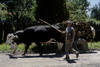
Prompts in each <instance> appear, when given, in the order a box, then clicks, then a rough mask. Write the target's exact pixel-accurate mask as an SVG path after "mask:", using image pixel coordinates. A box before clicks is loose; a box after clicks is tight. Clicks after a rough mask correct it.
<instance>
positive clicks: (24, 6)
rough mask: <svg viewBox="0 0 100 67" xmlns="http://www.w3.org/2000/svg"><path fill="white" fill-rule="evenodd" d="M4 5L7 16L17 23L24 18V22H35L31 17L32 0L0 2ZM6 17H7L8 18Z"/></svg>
mask: <svg viewBox="0 0 100 67" xmlns="http://www.w3.org/2000/svg"><path fill="white" fill-rule="evenodd" d="M1 2H2V3H4V4H6V6H7V11H8V14H9V13H10V14H9V16H11V17H12V18H13V20H17V21H18V22H19V21H20V20H21V19H22V18H23V17H24V20H26V19H27V18H31V19H33V20H35V18H34V15H33V10H34V0H1ZM9 16H8V17H9Z"/></svg>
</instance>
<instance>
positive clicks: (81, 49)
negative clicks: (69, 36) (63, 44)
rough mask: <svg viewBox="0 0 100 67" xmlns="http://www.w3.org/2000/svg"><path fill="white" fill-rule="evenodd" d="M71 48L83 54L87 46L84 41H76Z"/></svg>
mask: <svg viewBox="0 0 100 67" xmlns="http://www.w3.org/2000/svg"><path fill="white" fill-rule="evenodd" d="M73 47H74V48H75V49H76V50H77V51H79V52H80V53H84V52H86V51H87V49H88V44H87V41H86V40H84V39H78V40H76V41H75V42H74V44H73Z"/></svg>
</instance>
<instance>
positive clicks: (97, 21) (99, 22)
mask: <svg viewBox="0 0 100 67" xmlns="http://www.w3.org/2000/svg"><path fill="white" fill-rule="evenodd" d="M90 21H92V22H93V23H96V24H100V20H96V19H94V18H87V19H86V22H90Z"/></svg>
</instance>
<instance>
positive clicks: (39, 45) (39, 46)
mask: <svg viewBox="0 0 100 67" xmlns="http://www.w3.org/2000/svg"><path fill="white" fill-rule="evenodd" d="M35 43H36V45H37V46H38V48H39V52H40V56H42V53H43V51H42V47H41V43H39V42H35Z"/></svg>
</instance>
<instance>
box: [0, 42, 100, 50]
mask: <svg viewBox="0 0 100 67" xmlns="http://www.w3.org/2000/svg"><path fill="white" fill-rule="evenodd" d="M55 47H56V46H54V45H48V46H47V48H49V49H57V47H56V48H55ZM9 48H10V45H6V44H5V43H3V44H1V45H0V51H13V50H10V49H9ZM32 48H34V49H38V48H37V47H36V46H30V47H29V49H28V50H31V49H32ZM88 48H89V49H99V48H100V41H99V42H94V43H88ZM49 49H47V50H49ZM24 50H25V48H24V46H23V45H19V46H18V48H17V51H24Z"/></svg>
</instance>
